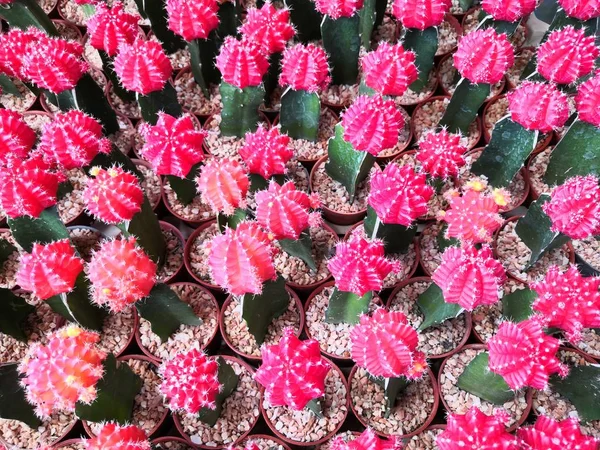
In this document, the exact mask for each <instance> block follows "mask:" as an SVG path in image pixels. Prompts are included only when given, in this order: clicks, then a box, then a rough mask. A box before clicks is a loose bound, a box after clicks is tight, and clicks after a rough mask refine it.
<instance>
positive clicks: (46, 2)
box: [37, 0, 58, 14]
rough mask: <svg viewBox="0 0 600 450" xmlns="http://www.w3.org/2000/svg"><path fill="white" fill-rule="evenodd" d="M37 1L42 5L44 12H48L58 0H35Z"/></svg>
mask: <svg viewBox="0 0 600 450" xmlns="http://www.w3.org/2000/svg"><path fill="white" fill-rule="evenodd" d="M37 3H38V5H40V6H41V7H42V9H43V10H44V12H45V13H46V14H49V13H51V12H52V10H53V9H54V7H55V6H56V4H57V3H58V0H37Z"/></svg>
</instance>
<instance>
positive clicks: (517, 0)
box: [481, 0, 538, 22]
mask: <svg viewBox="0 0 600 450" xmlns="http://www.w3.org/2000/svg"><path fill="white" fill-rule="evenodd" d="M537 4H538V0H500V1H499V0H483V1H482V2H481V7H482V8H483V10H484V11H485V12H486V13H488V14H489V15H490V16H492V17H493V18H494V19H495V20H503V21H505V22H516V21H517V20H521V19H522V18H523V17H525V16H527V15H529V14H531V13H532V12H533V11H534V10H535V8H536V7H537Z"/></svg>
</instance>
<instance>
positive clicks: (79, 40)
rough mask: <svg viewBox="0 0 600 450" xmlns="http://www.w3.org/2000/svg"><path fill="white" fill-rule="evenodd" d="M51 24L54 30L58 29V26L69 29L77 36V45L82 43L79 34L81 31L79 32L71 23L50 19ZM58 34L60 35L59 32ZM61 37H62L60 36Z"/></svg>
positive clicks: (81, 36)
mask: <svg viewBox="0 0 600 450" xmlns="http://www.w3.org/2000/svg"><path fill="white" fill-rule="evenodd" d="M52 23H53V24H54V26H55V27H56V28H58V27H60V26H63V27H66V28H69V29H70V30H71V31H72V32H73V33H75V34H77V39H76V41H77V42H79V43H82V42H83V35H82V34H81V31H80V30H79V28H78V27H77V26H75V25H74V24H73V22H69V21H67V20H61V19H52ZM59 34H60V32H59ZM61 37H63V36H62V35H61ZM64 39H66V38H64Z"/></svg>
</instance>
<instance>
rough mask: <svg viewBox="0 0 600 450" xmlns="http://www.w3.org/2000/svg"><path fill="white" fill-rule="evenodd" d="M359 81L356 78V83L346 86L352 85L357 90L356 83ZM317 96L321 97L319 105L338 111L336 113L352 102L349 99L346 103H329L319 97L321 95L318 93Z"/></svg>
mask: <svg viewBox="0 0 600 450" xmlns="http://www.w3.org/2000/svg"><path fill="white" fill-rule="evenodd" d="M359 81H360V80H357V81H356V83H354V84H352V85H348V86H352V87H353V88H355V89H356V90H357V92H358V83H359ZM319 98H320V99H321V106H324V107H327V108H329V109H331V110H333V111H334V112H335V113H338V114H339V113H340V112H341V111H343V110H344V109H346V108H347V107H348V106H350V105H351V104H352V103H353V100H350V101H349V103H348V104H344V103H330V102H329V101H327V100H323V97H321V95H319Z"/></svg>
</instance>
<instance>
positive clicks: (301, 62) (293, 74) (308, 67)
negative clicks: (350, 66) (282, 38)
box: [279, 44, 331, 92]
mask: <svg viewBox="0 0 600 450" xmlns="http://www.w3.org/2000/svg"><path fill="white" fill-rule="evenodd" d="M330 81H331V78H330V77H329V63H328V62H327V54H326V53H325V50H323V49H322V48H321V47H317V46H316V45H314V44H306V45H304V44H296V45H294V46H292V47H288V48H286V49H285V50H284V52H283V59H282V61H281V76H280V77H279V83H280V84H281V85H282V86H290V87H291V88H292V89H294V90H296V91H299V90H303V91H308V92H317V91H319V90H321V89H325V88H326V87H327V85H329V82H330Z"/></svg>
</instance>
